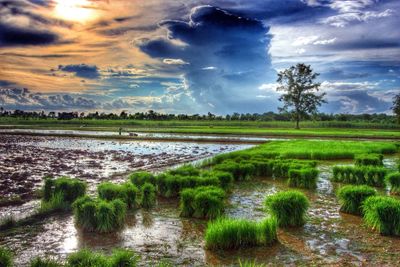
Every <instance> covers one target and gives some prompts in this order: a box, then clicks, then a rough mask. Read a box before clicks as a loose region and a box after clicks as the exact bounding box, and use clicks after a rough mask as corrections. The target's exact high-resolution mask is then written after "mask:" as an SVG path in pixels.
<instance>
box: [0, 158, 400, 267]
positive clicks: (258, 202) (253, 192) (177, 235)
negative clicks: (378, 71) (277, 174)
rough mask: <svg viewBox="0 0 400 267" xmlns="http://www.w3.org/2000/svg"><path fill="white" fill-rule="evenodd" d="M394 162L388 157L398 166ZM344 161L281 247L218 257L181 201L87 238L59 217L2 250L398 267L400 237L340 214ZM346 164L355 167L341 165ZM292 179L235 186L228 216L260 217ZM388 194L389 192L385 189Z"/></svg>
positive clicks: (19, 233)
mask: <svg viewBox="0 0 400 267" xmlns="http://www.w3.org/2000/svg"><path fill="white" fill-rule="evenodd" d="M394 161H395V158H394V157H390V158H388V159H386V160H385V164H386V165H387V166H393V165H394V164H393V163H394ZM338 163H339V161H338V162H322V163H320V164H319V167H318V168H319V169H320V176H319V181H318V186H317V189H315V190H303V192H305V193H306V194H307V196H308V197H309V199H310V202H311V207H310V209H309V210H308V213H307V214H308V218H309V220H308V222H307V223H306V224H305V225H304V227H302V228H295V229H285V230H282V229H280V230H279V231H278V238H279V242H278V243H276V244H274V245H272V246H271V247H260V248H251V249H243V250H239V251H228V252H211V251H207V250H205V249H204V241H203V235H204V230H205V227H206V222H205V221H203V220H190V219H183V218H180V217H179V211H178V202H177V201H176V200H165V199H160V200H159V203H158V205H157V207H156V208H155V209H153V210H151V211H148V212H146V211H142V210H139V211H136V212H135V213H132V214H131V215H129V216H128V219H127V223H126V226H125V228H124V229H123V230H121V231H120V232H118V233H115V234H109V235H98V234H93V233H82V232H81V231H80V230H78V229H77V228H76V227H75V226H74V223H73V218H72V216H71V215H62V216H53V217H51V218H49V219H47V220H44V221H41V222H37V223H36V224H34V225H30V226H28V227H25V228H18V229H15V230H13V231H9V232H4V233H1V234H0V245H5V246H8V247H10V248H11V249H13V251H15V253H16V254H17V255H18V256H17V261H18V264H19V266H24V265H26V263H27V261H28V260H29V259H31V258H32V257H33V256H35V255H50V256H54V257H56V258H59V259H64V258H65V257H66V255H67V254H68V253H71V252H73V251H76V250H78V249H81V248H84V247H88V248H92V249H96V250H101V251H104V252H106V253H110V252H111V251H112V249H113V248H115V247H124V248H131V249H133V250H135V251H137V252H139V253H140V255H141V256H142V259H143V260H144V263H143V265H148V263H150V262H151V261H153V260H159V259H168V260H170V261H171V262H172V263H174V264H176V265H185V266H204V265H206V264H208V265H230V264H237V262H238V258H239V257H240V258H241V259H243V260H245V259H249V260H255V259H256V260H257V262H259V263H267V264H272V265H287V266H297V265H317V266H342V265H352V266H364V265H376V266H398V255H399V254H398V253H400V238H394V237H385V236H381V235H379V234H378V233H376V232H374V231H372V230H370V229H368V228H366V227H365V226H363V225H362V220H361V218H360V217H357V216H352V215H347V214H343V213H340V212H339V203H338V202H337V199H336V197H335V190H336V189H337V187H338V186H339V185H338V184H332V183H331V182H330V181H329V177H330V175H331V174H330V169H331V167H332V166H333V165H334V164H338ZM340 163H342V164H350V162H349V161H347V162H340ZM286 189H287V186H286V182H285V181H283V180H273V179H271V178H257V179H254V180H252V181H248V182H242V183H240V184H237V185H235V187H234V189H233V191H232V194H231V195H230V198H229V202H230V204H229V206H228V207H227V209H226V215H227V216H231V217H238V218H239V217H240V218H248V219H252V220H260V219H262V218H263V217H264V216H266V215H267V213H266V211H264V209H263V201H264V198H265V196H267V195H269V194H273V193H274V192H277V191H281V190H286ZM381 193H385V192H384V191H381Z"/></svg>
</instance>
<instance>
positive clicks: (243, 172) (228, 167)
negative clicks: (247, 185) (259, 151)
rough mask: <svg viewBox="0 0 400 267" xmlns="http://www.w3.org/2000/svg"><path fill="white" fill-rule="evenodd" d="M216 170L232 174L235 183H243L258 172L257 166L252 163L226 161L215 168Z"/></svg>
mask: <svg viewBox="0 0 400 267" xmlns="http://www.w3.org/2000/svg"><path fill="white" fill-rule="evenodd" d="M213 169H214V170H217V171H224V172H228V173H231V174H232V176H233V178H234V180H235V181H243V180H248V179H249V178H251V177H252V176H253V175H254V174H255V171H256V168H255V166H254V165H253V164H252V163H250V162H240V163H238V162H235V161H233V160H226V161H223V162H222V163H219V164H217V165H215V166H214V168H213Z"/></svg>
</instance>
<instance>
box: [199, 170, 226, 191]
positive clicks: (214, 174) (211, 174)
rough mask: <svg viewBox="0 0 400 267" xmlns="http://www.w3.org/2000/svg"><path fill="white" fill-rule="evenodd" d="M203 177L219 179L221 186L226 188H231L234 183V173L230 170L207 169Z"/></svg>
mask: <svg viewBox="0 0 400 267" xmlns="http://www.w3.org/2000/svg"><path fill="white" fill-rule="evenodd" d="M202 177H205V178H211V179H215V178H216V179H218V181H219V186H220V187H221V188H223V189H225V190H227V189H229V188H230V187H231V186H232V183H233V175H232V174H231V173H229V172H224V171H218V170H212V171H206V172H203V173H202ZM210 181H211V180H210Z"/></svg>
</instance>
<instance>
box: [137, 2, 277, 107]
mask: <svg viewBox="0 0 400 267" xmlns="http://www.w3.org/2000/svg"><path fill="white" fill-rule="evenodd" d="M160 26H161V27H165V28H166V29H167V30H168V35H167V37H159V38H156V39H150V40H142V41H141V43H140V44H139V47H140V49H141V50H142V51H143V52H145V53H146V54H148V55H150V56H151V57H154V58H174V59H181V60H183V61H184V62H187V63H188V64H187V65H185V68H184V77H185V79H186V82H187V86H188V88H189V90H190V91H191V93H192V96H193V97H194V99H195V100H196V103H197V104H200V105H201V106H203V110H204V109H209V110H213V111H215V112H219V113H225V112H234V111H246V110H249V109H251V110H252V111H259V112H261V111H263V110H265V109H266V105H270V106H271V107H276V102H275V101H273V102H270V103H268V101H265V102H264V103H261V104H259V101H258V100H257V99H256V95H257V94H258V87H259V86H260V85H261V84H262V83H263V82H265V81H266V80H267V79H268V78H271V77H275V72H274V70H272V68H271V62H270V58H269V55H268V54H267V47H268V46H269V43H270V39H271V36H270V35H268V31H269V28H268V27H266V26H265V25H264V24H263V23H262V22H260V21H258V20H255V19H249V18H244V17H241V16H237V15H234V14H231V13H229V12H226V11H224V10H221V9H219V8H215V7H212V6H201V7H196V8H194V9H192V11H191V13H190V19H189V21H178V20H167V21H163V22H161V23H160ZM175 41H179V42H180V43H176V42H175ZM242 81H246V82H242ZM243 103H245V104H246V105H244V104H243Z"/></svg>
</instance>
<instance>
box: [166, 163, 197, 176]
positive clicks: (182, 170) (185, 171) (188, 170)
mask: <svg viewBox="0 0 400 267" xmlns="http://www.w3.org/2000/svg"><path fill="white" fill-rule="evenodd" d="M168 173H170V174H172V175H180V176H199V175H200V170H199V169H198V168H196V167H194V166H193V165H190V164H185V165H183V166H181V167H179V168H176V169H172V170H170V171H168Z"/></svg>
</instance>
